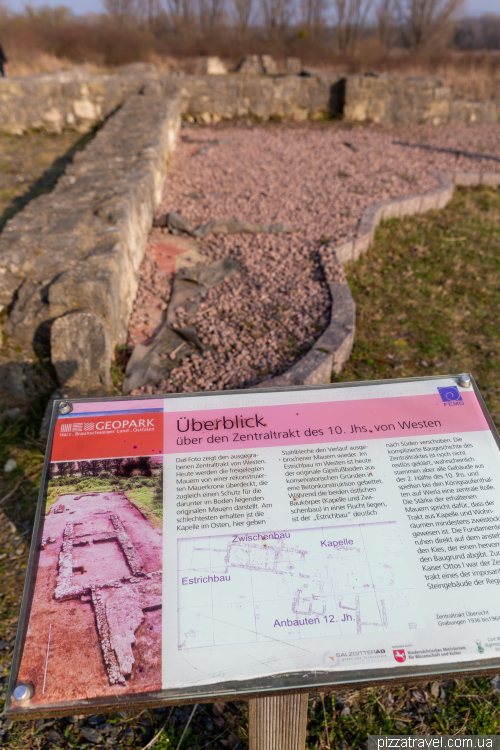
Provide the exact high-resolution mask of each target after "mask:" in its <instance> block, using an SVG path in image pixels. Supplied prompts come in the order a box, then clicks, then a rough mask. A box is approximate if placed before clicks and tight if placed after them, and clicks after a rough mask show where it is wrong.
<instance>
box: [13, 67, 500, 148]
mask: <svg viewBox="0 0 500 750" xmlns="http://www.w3.org/2000/svg"><path fill="white" fill-rule="evenodd" d="M210 60H212V58H203V60H202V62H203V63H204V65H201V63H200V67H199V71H200V73H201V72H203V71H204V70H208V67H209V66H208V62H207V61H210ZM292 61H293V59H292ZM297 62H299V61H297ZM292 69H294V66H293V65H291V66H290V70H292ZM296 69H297V70H298V67H297V68H296ZM221 70H222V69H221ZM175 91H179V93H180V96H181V100H182V112H183V114H184V115H185V116H186V117H187V118H188V119H193V120H195V121H197V122H200V123H205V124H209V123H211V122H217V121H218V120H220V119H232V118H233V117H248V116H250V117H255V118H257V119H262V120H269V119H273V118H278V119H279V118H286V119H292V120H297V121H301V120H307V119H318V118H321V117H328V116H330V117H343V118H344V119H345V120H347V121H349V122H368V121H371V122H378V123H395V124H398V123H399V124H408V123H431V124H434V125H440V124H442V123H448V122H453V123H466V124H472V123H481V122H487V123H490V122H491V123H496V122H500V102H468V101H464V100H457V99H453V98H452V94H451V89H450V88H449V87H447V86H445V85H444V82H443V80H442V79H441V78H437V77H435V76H400V75H388V74H383V75H378V74H371V75H364V76H363V75H353V76H345V77H344V76H340V75H334V74H327V73H323V72H321V71H316V70H311V71H303V72H302V73H300V74H299V75H291V74H290V75H269V74H268V75H245V74H241V73H239V74H223V73H220V74H219V75H209V74H206V75H195V76H185V75H164V74H160V73H159V71H158V70H157V69H156V68H155V67H154V66H153V65H147V64H140V63H138V64H135V65H128V66H124V67H123V68H122V69H119V70H118V71H117V72H116V73H113V74H108V75H89V74H88V73H86V71H85V70H84V69H73V70H70V71H64V72H59V73H52V74H47V75H39V76H28V77H14V78H5V79H2V82H1V86H0V127H1V128H2V130H3V131H4V132H7V133H15V134H19V133H22V132H24V131H25V130H28V129H30V128H32V129H42V130H47V131H49V132H61V130H63V129H72V130H78V131H79V132H86V131H88V130H89V129H90V128H92V126H93V125H94V124H95V123H96V122H99V121H102V119H103V118H105V117H107V116H108V115H109V114H110V113H111V112H113V111H114V110H115V109H116V107H118V106H119V105H120V104H122V103H123V102H124V101H125V100H126V99H127V97H128V96H130V94H133V93H140V92H148V93H150V94H152V93H155V94H157V95H172V94H173V93H174V92H175Z"/></svg>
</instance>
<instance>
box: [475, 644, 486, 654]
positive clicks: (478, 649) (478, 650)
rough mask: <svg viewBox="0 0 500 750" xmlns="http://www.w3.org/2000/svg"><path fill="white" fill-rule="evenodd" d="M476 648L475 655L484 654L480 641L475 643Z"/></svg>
mask: <svg viewBox="0 0 500 750" xmlns="http://www.w3.org/2000/svg"><path fill="white" fill-rule="evenodd" d="M476 646H477V653H478V654H484V647H483V644H482V643H481V641H476Z"/></svg>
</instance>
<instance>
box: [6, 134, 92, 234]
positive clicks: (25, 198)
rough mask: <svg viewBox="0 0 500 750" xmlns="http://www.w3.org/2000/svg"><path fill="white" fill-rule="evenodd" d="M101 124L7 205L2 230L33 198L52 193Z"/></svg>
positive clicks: (76, 142)
mask: <svg viewBox="0 0 500 750" xmlns="http://www.w3.org/2000/svg"><path fill="white" fill-rule="evenodd" d="M101 126H102V125H101V124H99V125H96V126H95V127H94V128H92V130H91V131H90V132H89V133H85V134H84V135H82V136H81V137H80V138H79V139H78V140H77V141H75V143H73V144H72V145H71V146H70V147H69V148H68V150H67V151H66V153H64V154H62V156H58V157H57V158H56V159H54V161H53V162H52V164H51V165H50V166H49V167H48V168H47V169H46V170H45V171H44V172H43V174H42V175H41V176H40V177H39V178H38V179H37V180H35V181H34V182H33V183H32V184H31V185H30V186H29V188H28V189H27V190H26V191H25V192H24V193H23V194H22V195H17V196H16V197H15V198H13V199H12V200H11V201H10V203H9V204H8V205H7V207H6V208H5V209H4V210H3V212H2V214H1V216H0V232H2V231H3V229H4V227H5V224H6V223H7V222H8V221H9V219H12V217H13V216H15V215H16V214H17V213H19V211H22V209H23V208H24V207H25V206H27V205H28V203H31V201H32V200H34V199H35V198H38V196H40V195H44V194H45V193H50V192H52V190H53V189H54V188H55V186H56V184H57V181H58V179H59V178H60V177H61V176H62V175H63V174H64V172H65V171H66V167H67V166H68V164H71V162H72V161H73V158H74V156H75V154H76V153H77V152H78V151H83V149H84V148H85V147H86V146H87V144H88V143H90V141H91V140H92V139H93V138H94V136H95V134H96V133H97V131H98V130H99V129H100V128H101Z"/></svg>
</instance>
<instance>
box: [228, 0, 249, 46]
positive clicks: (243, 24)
mask: <svg viewBox="0 0 500 750" xmlns="http://www.w3.org/2000/svg"><path fill="white" fill-rule="evenodd" d="M233 7H234V15H235V16H236V28H237V31H238V34H239V36H240V37H244V36H246V33H247V31H248V26H249V24H250V17H251V15H252V10H253V0H233Z"/></svg>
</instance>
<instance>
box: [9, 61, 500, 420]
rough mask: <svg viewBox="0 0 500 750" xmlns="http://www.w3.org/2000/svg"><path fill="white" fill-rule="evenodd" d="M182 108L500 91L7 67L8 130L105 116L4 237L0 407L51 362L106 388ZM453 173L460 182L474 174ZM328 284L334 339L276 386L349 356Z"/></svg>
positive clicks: (378, 117) (306, 114)
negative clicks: (19, 71) (18, 72)
mask: <svg viewBox="0 0 500 750" xmlns="http://www.w3.org/2000/svg"><path fill="white" fill-rule="evenodd" d="M292 68H293V70H298V69H299V66H298V65H297V64H294V66H291V67H290V69H292ZM207 70H208V68H207ZM182 116H184V117H185V118H186V119H188V120H190V121H196V122H201V123H207V124H208V123H213V122H217V121H218V120H221V119H231V118H234V117H243V116H244V117H253V118H256V119H261V120H269V119H273V118H278V119H279V118H289V119H292V120H296V121H302V120H306V119H319V118H322V117H326V116H339V117H340V116H343V117H344V119H345V120H346V121H351V122H365V121H373V122H380V123H413V122H420V123H421V122H423V123H431V124H434V125H439V124H441V123H447V122H463V123H473V122H500V103H498V102H464V101H458V100H453V99H452V95H451V91H450V89H449V88H448V87H446V86H444V84H443V81H442V80H441V79H439V78H436V77H418V76H392V75H367V76H347V77H341V76H338V75H328V74H324V73H321V72H317V71H309V72H307V71H302V72H301V73H300V75H299V74H295V75H270V74H266V75H255V74H253V75H245V74H242V73H240V74H228V75H224V74H222V73H220V74H218V75H208V74H207V75H202V76H185V75H182V76H181V75H178V76H167V75H164V74H160V73H159V72H158V71H157V70H156V69H155V68H154V67H153V66H148V65H133V66H126V68H125V69H124V70H121V71H118V72H117V73H116V74H113V75H103V76H90V75H88V74H87V73H85V71H78V70H77V71H76V72H75V71H70V72H67V73H57V74H51V75H44V76H33V77H30V78H11V79H3V80H2V82H1V85H0V124H1V126H2V128H3V130H4V132H9V133H22V132H23V131H25V130H27V129H30V128H38V129H44V130H48V131H50V132H59V131H61V130H62V129H64V128H70V129H75V130H77V131H79V132H85V131H87V130H89V129H90V128H92V127H93V126H94V124H95V123H96V121H99V120H103V119H104V118H107V119H106V121H105V124H104V127H102V128H101V130H100V131H99V132H98V134H97V136H96V137H95V138H94V140H93V141H92V142H91V143H90V144H89V145H88V146H87V148H86V149H85V150H84V151H83V152H81V153H79V154H77V155H76V156H75V158H74V163H73V164H72V165H70V166H69V167H68V169H67V170H66V173H65V175H64V176H63V177H61V178H60V180H59V182H58V183H57V185H56V188H55V189H54V191H53V192H52V193H50V194H48V195H42V196H40V197H38V198H37V199H35V200H33V201H32V202H31V203H30V204H28V205H27V206H26V207H25V208H24V210H23V211H21V212H20V213H19V214H17V215H16V216H15V217H14V218H12V219H11V220H10V221H9V222H7V224H6V227H5V229H4V231H3V233H2V235H0V305H1V306H2V308H3V315H2V317H1V318H0V325H1V326H2V335H3V337H4V344H3V348H2V350H1V351H0V406H2V408H12V407H13V406H18V405H19V406H22V407H23V406H26V405H27V404H29V403H30V402H31V401H32V400H33V399H34V398H35V397H36V395H37V393H38V392H39V391H40V390H43V389H45V390H46V391H49V390H51V389H52V388H53V387H54V379H53V377H51V376H50V374H49V373H50V372H52V375H53V376H54V375H55V378H56V379H57V381H58V383H59V385H60V386H63V387H64V388H65V391H66V393H67V394H68V395H71V394H74V395H78V394H92V393H94V394H104V393H106V392H107V391H108V389H109V387H110V384H111V383H110V363H111V361H112V359H113V355H114V351H115V348H116V347H117V346H119V345H123V344H124V343H125V340H126V331H127V324H128V320H129V317H130V313H131V309H132V304H133V300H134V297H135V294H136V291H137V283H138V269H139V265H140V263H141V260H142V257H143V254H144V250H145V246H146V238H147V235H148V232H149V230H150V228H151V224H152V218H153V215H154V212H155V209H156V206H157V205H158V202H159V199H160V195H161V190H162V186H163V182H164V178H165V173H166V168H167V162H168V158H169V155H170V154H171V152H172V150H173V148H174V146H175V140H176V137H177V133H178V130H179V128H180V124H181V117H182ZM451 177H452V178H453V180H455V181H456V180H458V181H459V182H460V181H461V182H462V184H463V181H464V180H466V181H467V180H472V181H473V182H474V181H477V180H478V179H479V180H480V181H481V180H482V179H483V177H482V176H481V175H479V176H478V175H476V174H474V175H469V176H463V178H460V177H458V178H455V177H453V176H451ZM487 179H491V180H493V182H495V180H496V179H497V177H496V176H493V177H491V178H487ZM443 184H444V183H443ZM495 184H497V183H496V182H495ZM452 190H453V186H451V185H450V187H449V189H448V187H447V188H446V189H445V188H444V187H443V190H441V189H439V190H438V191H437V192H436V195H434V196H425V197H423V196H416V197H415V198H413V199H412V200H413V204H414V206H413V208H414V209H415V211H422V210H427V209H428V208H433V207H438V206H442V205H444V204H445V203H446V202H447V201H448V200H449V197H451V193H452ZM405 200H407V201H408V200H409V199H405ZM392 203H393V204H394V206H396V204H397V205H398V206H399V203H401V202H399V203H398V201H393V202H392ZM413 204H412V205H413ZM417 204H418V205H417ZM401 205H402V204H401ZM408 205H409V204H408ZM391 206H392V204H391ZM394 206H392V207H385V208H384V210H383V211H382V210H379V209H378V208H377V207H372V208H371V209H367V210H366V211H365V214H366V215H364V218H363V219H362V220H361V224H360V227H359V231H358V233H357V238H354V239H353V240H352V241H349V242H350V243H351V245H352V247H355V248H356V255H357V254H359V252H362V251H364V250H366V249H367V247H368V246H369V244H370V242H371V238H372V237H373V231H374V227H375V226H376V223H378V221H379V220H380V218H381V217H387V216H389V215H391V216H392V215H396V214H394V213H393V211H397V210H398V209H397V206H396V208H395V207H394ZM405 210H406V209H405ZM370 211H371V212H372V213H373V212H375V213H373V216H372V215H371V214H370V216H368V214H369V213H370ZM415 211H413V209H412V211H411V212H415ZM367 212H368V213H367ZM375 214H376V215H375ZM368 224H369V225H370V226H369V228H368V229H366V227H368ZM365 229H366V231H365ZM344 245H345V247H344V246H342V247H341V248H338V254H339V257H340V259H341V260H344V259H347V257H349V258H350V257H352V252H353V251H351V250H348V247H347V246H348V245H349V243H344ZM351 245H349V247H351ZM358 251H359V252H358ZM331 291H332V296H333V293H334V292H333V290H331ZM335 295H336V297H337V298H338V299H339V300H343V302H342V305H343V307H342V310H343V311H344V312H342V311H341V310H340V308H339V307H338V306H336V305H334V309H333V313H332V316H333V315H335V316H337V323H338V325H337V328H335V329H332V330H331V331H330V332H329V333H328V347H326V348H327V349H329V348H330V345H332V346H333V348H334V349H335V351H334V352H333V351H332V353H331V354H330V355H328V356H327V357H326V359H325V358H324V357H321V356H320V355H319V354H318V352H319V351H320V350H319V349H318V348H315V349H314V351H312V352H311V353H310V354H311V356H310V357H309V355H307V356H308V357H309V360H308V362H309V361H310V363H311V364H310V366H309V364H307V363H306V362H305V358H304V361H302V360H301V362H300V363H297V365H296V366H294V368H292V370H293V372H292V371H290V373H289V375H288V376H286V377H285V375H286V374H285V375H283V376H280V378H281V380H280V382H282V383H283V384H285V382H287V383H288V382H293V383H299V382H311V383H312V382H324V381H325V380H328V379H329V376H328V372H329V373H330V374H331V371H332V368H333V369H335V370H336V371H337V370H338V369H339V368H340V367H341V366H342V364H343V362H344V361H345V360H346V358H347V357H348V355H349V351H350V346H351V345H352V338H353V333H354V306H353V304H351V302H350V301H349V300H347V301H346V300H345V299H344V297H345V290H344V289H338V290H336V292H335ZM345 316H347V318H346V317H345ZM332 321H333V317H332ZM332 325H333V323H332ZM342 331H344V332H345V335H344V334H343V333H342ZM325 335H326V334H325ZM339 337H340V338H339ZM335 342H337V343H338V346H337V344H336V343H335ZM322 348H325V347H322ZM313 360H314V362H313ZM316 360H318V362H316ZM319 360H321V362H320V361H319ZM323 360H324V361H323ZM40 362H42V366H41V365H40ZM311 367H312V370H311ZM304 368H306V369H307V368H309V369H307V372H305V370H304ZM313 371H314V372H313ZM327 371H328V372H327ZM311 373H312V374H311ZM283 378H284V380H283ZM277 384H278V383H277Z"/></svg>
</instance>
